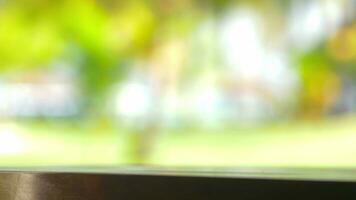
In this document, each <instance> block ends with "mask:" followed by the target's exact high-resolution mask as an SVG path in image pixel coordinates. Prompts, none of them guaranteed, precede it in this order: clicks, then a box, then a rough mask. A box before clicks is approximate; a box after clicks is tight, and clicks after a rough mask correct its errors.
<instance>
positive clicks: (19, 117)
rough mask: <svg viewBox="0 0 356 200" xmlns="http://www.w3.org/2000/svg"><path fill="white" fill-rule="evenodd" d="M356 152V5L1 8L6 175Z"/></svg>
mask: <svg viewBox="0 0 356 200" xmlns="http://www.w3.org/2000/svg"><path fill="white" fill-rule="evenodd" d="M355 154H356V0H262V1H261V0H179V1H176V0H132V1H119V0H57V1H52V0H0V166H74V165H75V166H78V165H79V166H127V165H145V166H171V167H183V166H184V167H194V166H209V167H216V166H217V167H219V166H222V167H259V166H264V167H334V168H338V167H340V168H343V167H356V156H354V155H355Z"/></svg>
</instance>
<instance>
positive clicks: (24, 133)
mask: <svg viewBox="0 0 356 200" xmlns="http://www.w3.org/2000/svg"><path fill="white" fill-rule="evenodd" d="M355 122H356V118H355V117H343V118H335V119H328V120H323V121H306V122H301V121H299V122H291V123H287V122H285V123H274V124H267V125H263V126H258V127H230V128H227V127H225V128H214V129H199V128H186V129H175V130H164V131H163V132H162V133H160V135H159V136H158V137H157V140H156V141H155V147H154V149H153V151H152V154H151V158H150V160H149V163H148V164H152V165H161V166H214V167H215V166H225V167H226V166H228V167H231V166H244V167H247V166H254V167H255V166H256V167H259V166H263V167H273V166H279V167H284V166H285V167H356V157H355V156H354V155H355V154H356V123H355ZM5 129H6V130H7V131H9V130H10V131H11V133H13V134H16V135H17V138H18V140H21V141H22V146H23V148H22V149H21V151H17V152H10V153H9V152H1V146H0V165H1V166H52V165H57V166H58V165H59V166H64V165H86V166H88V165H96V166H97V165H110V166H112V165H118V164H127V163H126V161H127V156H126V154H125V152H126V149H127V147H126V146H125V141H126V140H127V138H128V136H129V132H128V131H127V130H125V129H120V128H119V129H113V128H109V127H106V128H103V127H98V128H93V127H91V126H88V127H82V126H72V125H63V124H56V123H53V124H49V123H19V124H14V123H5V122H3V123H1V125H0V139H1V134H2V131H3V130H5ZM0 144H1V142H0Z"/></svg>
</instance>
